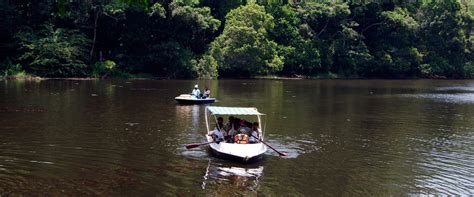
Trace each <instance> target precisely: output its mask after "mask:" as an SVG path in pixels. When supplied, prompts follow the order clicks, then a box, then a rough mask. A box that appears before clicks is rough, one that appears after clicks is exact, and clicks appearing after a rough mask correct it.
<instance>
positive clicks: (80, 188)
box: [0, 80, 474, 196]
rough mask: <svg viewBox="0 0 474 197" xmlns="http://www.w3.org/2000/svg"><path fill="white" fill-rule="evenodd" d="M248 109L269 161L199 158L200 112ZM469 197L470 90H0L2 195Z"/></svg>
mask: <svg viewBox="0 0 474 197" xmlns="http://www.w3.org/2000/svg"><path fill="white" fill-rule="evenodd" d="M194 84H199V87H200V88H201V90H202V88H203V87H204V86H208V87H209V89H210V90H211V91H212V96H213V97H216V98H217V99H218V102H217V103H215V104H212V105H213V106H240V107H250V106H251V107H257V108H258V109H259V111H261V112H263V113H265V114H266V116H265V118H264V121H265V123H266V124H265V125H263V126H262V127H264V128H265V140H266V141H267V143H268V144H270V145H272V146H273V147H274V148H276V149H278V150H280V151H284V152H287V153H288V154H289V155H288V156H287V157H278V155H277V154H276V153H275V152H273V151H272V150H271V149H269V150H268V152H267V153H266V155H265V157H264V159H263V160H262V161H260V162H258V163H254V164H249V165H245V164H238V163H233V162H229V161H225V160H221V159H217V158H214V157H212V156H211V155H209V153H208V147H206V146H201V147H198V148H195V149H189V150H187V149H186V148H185V147H184V145H186V144H189V143H195V142H203V141H204V140H205V139H204V134H205V133H206V127H205V120H204V109H205V105H178V104H176V102H175V101H174V97H175V96H178V95H179V94H182V93H189V92H191V90H192V87H193V86H194ZM9 194H15V195H22V194H23V195H32V194H34V195H67V196H79V195H106V196H163V195H172V196H176V195H179V196H190V195H197V196H202V195H211V196H215V195H219V196H222V195H224V196H226V195H251V196H254V195H268V196H282V195H283V196H287V195H292V196H313V195H318V196H321V195H331V196H343V195H344V196H355V195H357V196H388V195H396V196H406V195H431V194H443V195H473V194H474V81H468V80H460V81H449V80H201V81H197V80H97V81H94V80H92V81H74V80H43V81H0V195H9Z"/></svg>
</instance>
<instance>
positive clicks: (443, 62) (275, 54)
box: [0, 0, 474, 78]
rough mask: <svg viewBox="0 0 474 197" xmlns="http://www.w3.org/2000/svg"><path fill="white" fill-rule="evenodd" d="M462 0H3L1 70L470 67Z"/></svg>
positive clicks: (288, 71) (453, 70)
mask: <svg viewBox="0 0 474 197" xmlns="http://www.w3.org/2000/svg"><path fill="white" fill-rule="evenodd" d="M465 2H466V1H461V0H445V1H434V0H433V1H417V2H415V3H406V2H403V1H329V0H328V1H320V0H308V1H296V0H226V1H218V0H99V1H65V0H59V1H57V0H45V1H33V0H24V1H12V0H6V1H0V71H1V72H0V73H8V74H9V75H12V74H14V73H15V72H26V73H29V74H32V75H36V76H41V77H85V76H94V77H100V76H110V75H112V76H113V75H115V76H133V75H147V76H154V77H160V78H216V77H230V78H236V77H255V76H261V75H280V76H309V77H341V78H472V77H474V16H473V11H472V9H473V5H469V4H466V3H465Z"/></svg>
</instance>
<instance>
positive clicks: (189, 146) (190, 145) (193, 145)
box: [185, 141, 214, 149]
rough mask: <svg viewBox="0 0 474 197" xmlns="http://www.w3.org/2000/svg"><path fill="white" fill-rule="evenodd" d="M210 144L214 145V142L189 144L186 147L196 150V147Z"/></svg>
mask: <svg viewBox="0 0 474 197" xmlns="http://www.w3.org/2000/svg"><path fill="white" fill-rule="evenodd" d="M210 143H214V141H212V142H203V143H193V144H187V145H185V146H186V149H191V148H196V147H198V146H202V145H206V144H210Z"/></svg>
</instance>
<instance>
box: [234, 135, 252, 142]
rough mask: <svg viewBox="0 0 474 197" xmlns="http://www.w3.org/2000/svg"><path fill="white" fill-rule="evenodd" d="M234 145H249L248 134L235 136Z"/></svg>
mask: <svg viewBox="0 0 474 197" xmlns="http://www.w3.org/2000/svg"><path fill="white" fill-rule="evenodd" d="M234 143H236V144H248V143H249V136H248V135H247V134H242V133H240V134H237V135H235V136H234Z"/></svg>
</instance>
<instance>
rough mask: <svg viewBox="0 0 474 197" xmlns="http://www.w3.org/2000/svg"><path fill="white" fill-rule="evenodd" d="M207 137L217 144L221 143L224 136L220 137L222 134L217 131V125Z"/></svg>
mask: <svg viewBox="0 0 474 197" xmlns="http://www.w3.org/2000/svg"><path fill="white" fill-rule="evenodd" d="M208 136H211V137H212V139H214V141H215V142H217V143H218V144H219V143H220V142H221V141H224V135H222V132H221V130H220V129H219V126H217V125H216V128H215V129H214V130H212V131H211V132H210V133H209V134H208Z"/></svg>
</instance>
